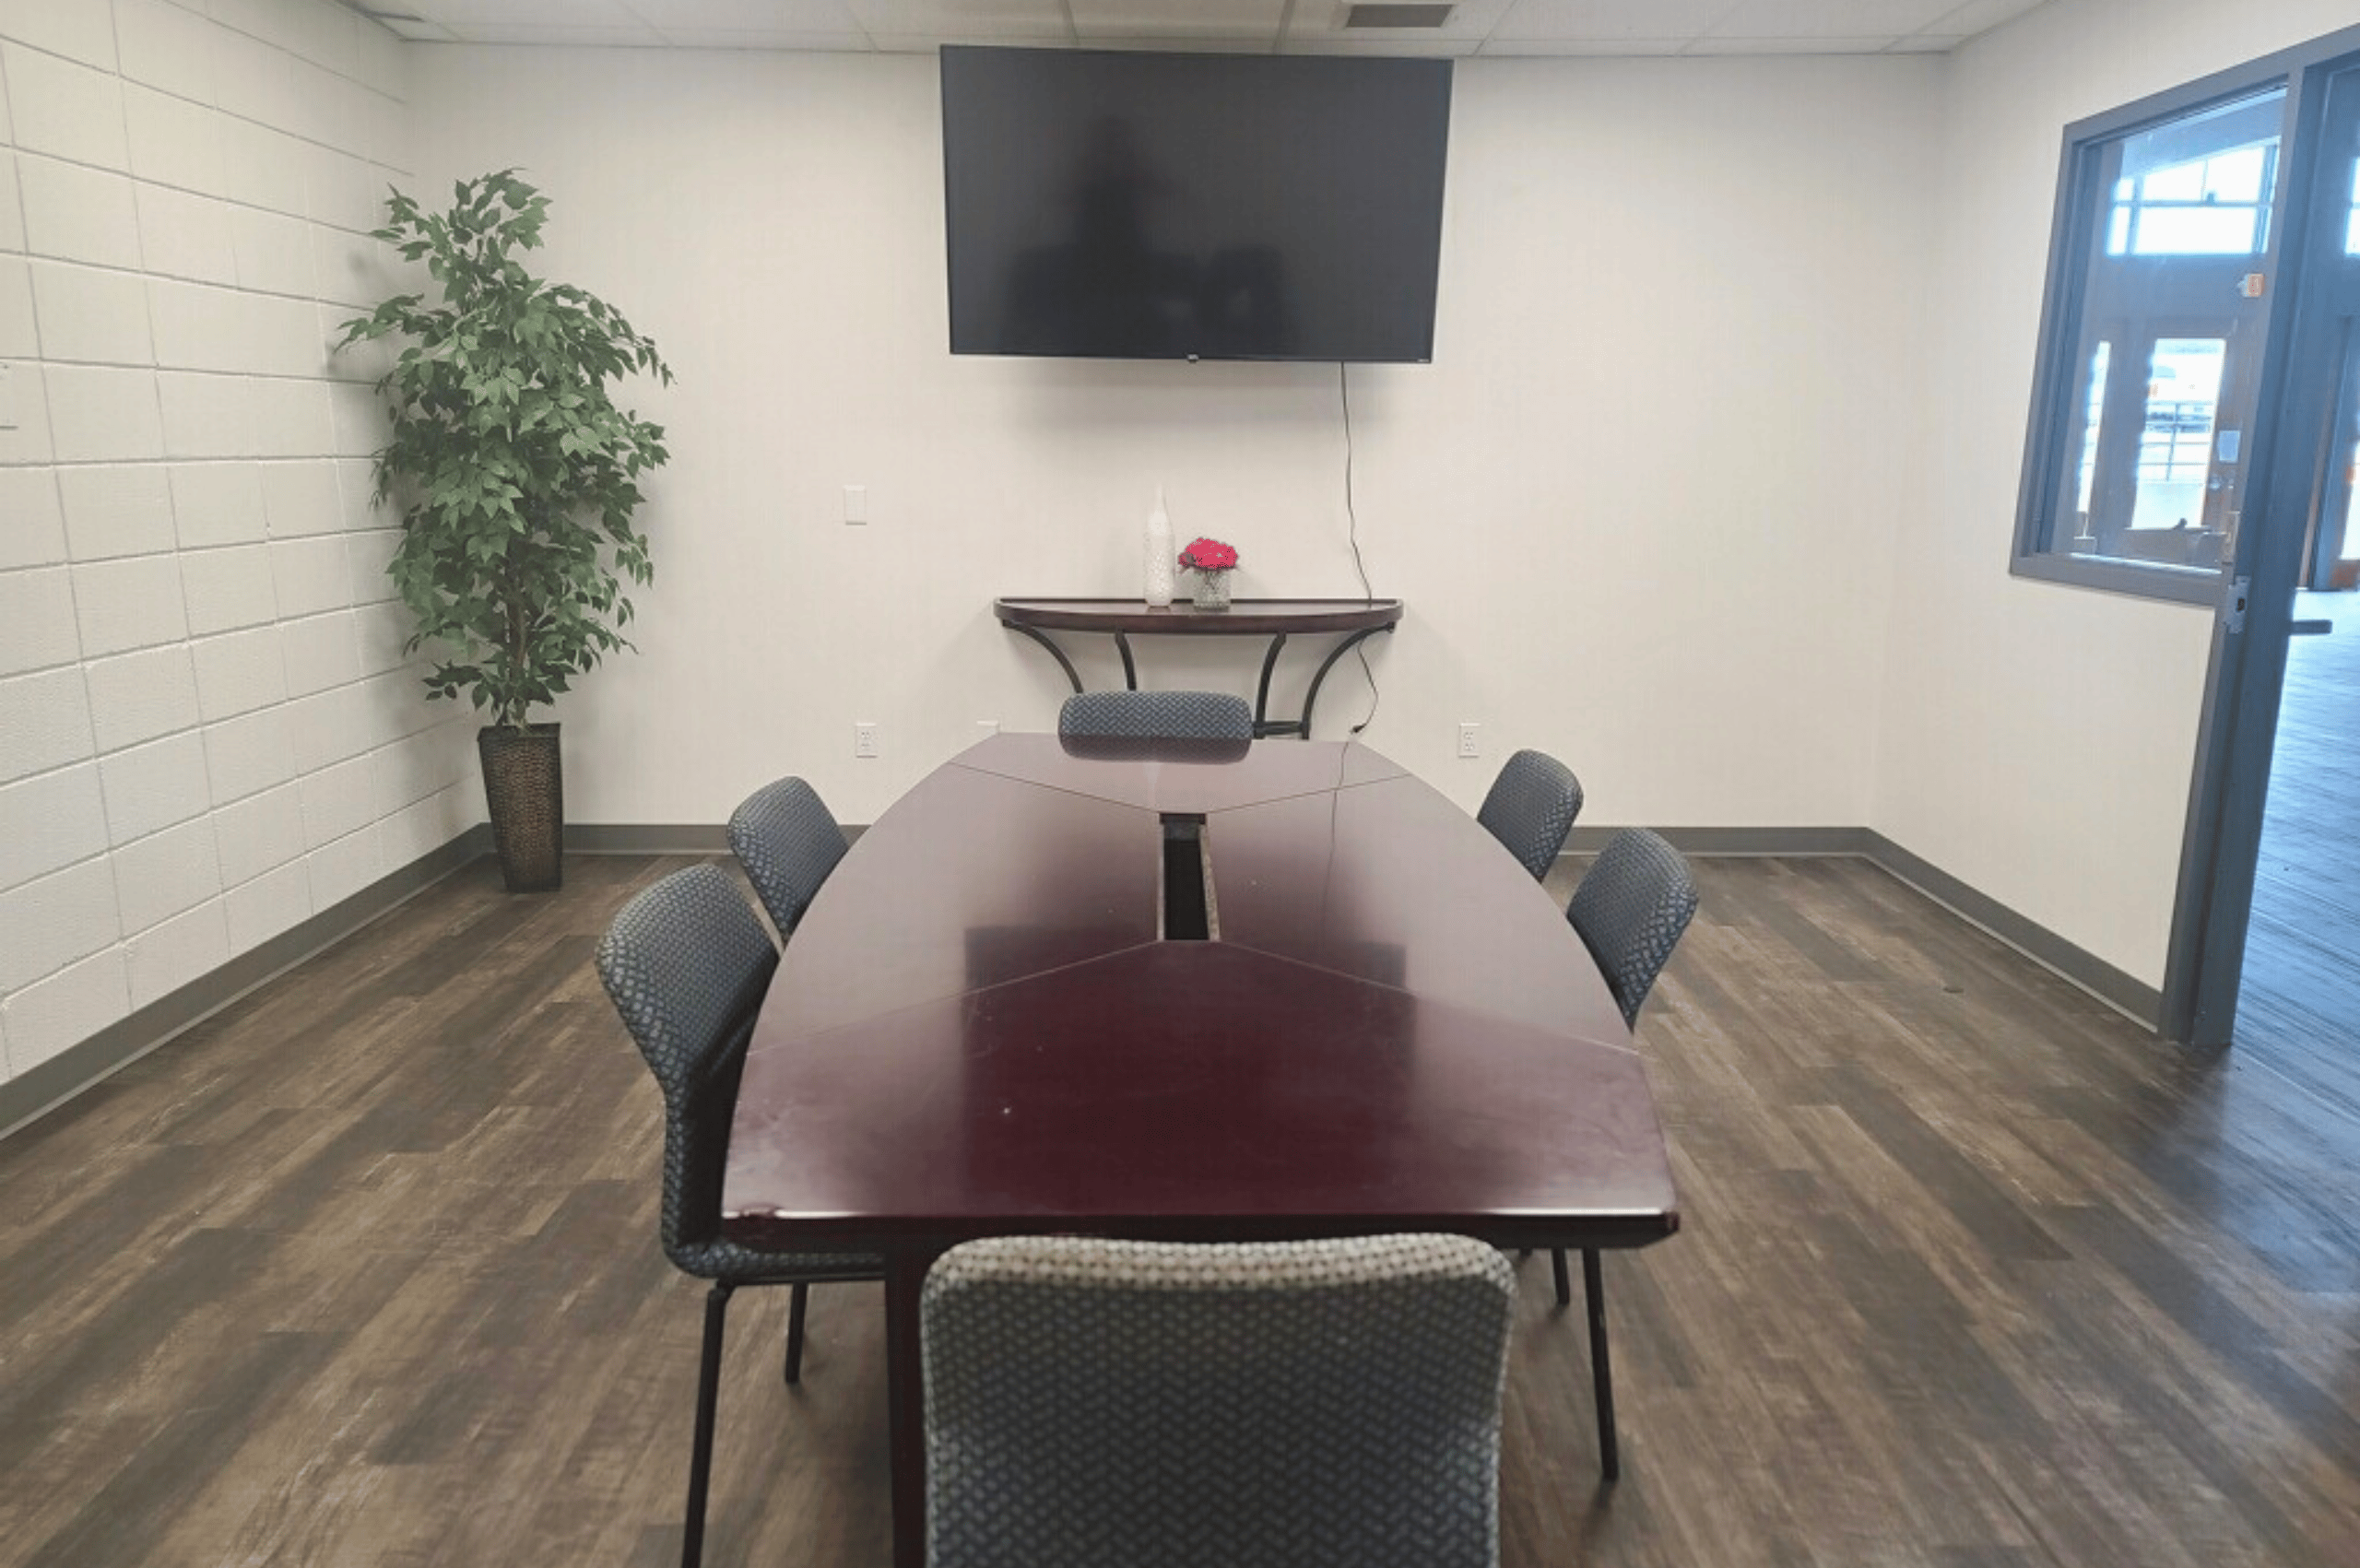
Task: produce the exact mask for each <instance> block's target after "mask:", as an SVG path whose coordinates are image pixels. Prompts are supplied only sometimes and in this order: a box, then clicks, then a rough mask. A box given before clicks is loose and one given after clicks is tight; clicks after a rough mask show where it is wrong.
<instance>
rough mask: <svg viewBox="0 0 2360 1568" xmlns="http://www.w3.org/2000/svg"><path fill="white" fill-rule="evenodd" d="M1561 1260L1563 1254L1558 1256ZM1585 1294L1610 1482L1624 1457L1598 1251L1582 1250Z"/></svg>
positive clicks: (1602, 1463) (1602, 1451) (1618, 1475)
mask: <svg viewBox="0 0 2360 1568" xmlns="http://www.w3.org/2000/svg"><path fill="white" fill-rule="evenodd" d="M1557 1256H1559V1257H1560V1258H1563V1256H1564V1254H1563V1253H1559V1254H1558V1255H1557ZM1582 1295H1583V1296H1584V1297H1585V1298H1586V1299H1587V1302H1588V1303H1589V1375H1590V1383H1591V1386H1592V1389H1593V1391H1594V1392H1595V1394H1596V1397H1597V1400H1598V1464H1599V1469H1600V1470H1602V1471H1604V1472H1605V1475H1606V1479H1607V1480H1621V1479H1622V1451H1621V1449H1620V1448H1619V1447H1618V1445H1617V1444H1616V1443H1615V1441H1614V1372H1613V1368H1612V1366H1611V1363H1610V1362H1608V1360H1607V1354H1606V1280H1605V1279H1604V1277H1603V1276H1601V1275H1600V1274H1599V1267H1598V1249H1597V1248H1596V1247H1584V1248H1582Z"/></svg>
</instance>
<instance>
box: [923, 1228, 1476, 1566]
mask: <svg viewBox="0 0 2360 1568" xmlns="http://www.w3.org/2000/svg"><path fill="white" fill-rule="evenodd" d="M1515 1294H1516V1281H1515V1277H1514V1275H1513V1274H1512V1273H1511V1272H1510V1271H1509V1269H1508V1267H1507V1264H1506V1261H1505V1260H1504V1259H1503V1258H1502V1257H1501V1256H1500V1255H1499V1254H1498V1253H1497V1252H1496V1251H1495V1250H1493V1248H1491V1247H1488V1246H1485V1245H1483V1244H1481V1243H1480V1242H1476V1241H1472V1240H1469V1238H1467V1237H1464V1236H1428V1235H1411V1236H1368V1237H1358V1238H1353V1239H1351V1240H1346V1241H1327V1242H1278V1243H1252V1244H1235V1245H1219V1246H1190V1245H1181V1244H1170V1243H1150V1242H1110V1241H1097V1240H1091V1239H1088V1238H1078V1237H1009V1238H1002V1239H996V1240H991V1241H982V1242H970V1243H968V1244H965V1245H964V1246H958V1247H953V1248H952V1249H951V1250H950V1251H949V1252H947V1253H945V1254H944V1255H943V1256H942V1257H941V1258H940V1260H939V1261H938V1262H937V1263H936V1264H935V1266H934V1268H933V1271H932V1272H931V1273H930V1274H929V1275H928V1276H927V1278H926V1291H925V1294H924V1296H923V1297H922V1299H921V1304H920V1307H919V1324H920V1333H921V1335H922V1337H923V1340H924V1346H925V1366H926V1561H927V1562H928V1563H929V1564H931V1568H985V1565H986V1564H988V1565H991V1568H1002V1565H1013V1564H1020V1563H1021V1564H1024V1565H1025V1568H1098V1565H1101V1564H1106V1563H1118V1562H1129V1563H1154V1564H1157V1565H1159V1568H1235V1565H1238V1564H1247V1563H1262V1562H1327V1563H1352V1564H1355V1565H1359V1568H1382V1565H1384V1564H1389V1563H1398V1564H1402V1565H1404V1568H1408V1565H1410V1564H1415V1565H1416V1568H1494V1565H1495V1564H1496V1563H1497V1562H1498V1561H1499V1541H1500V1531H1499V1457H1500V1385H1501V1380H1502V1377H1503V1375H1504V1370H1505V1358H1506V1352H1507V1341H1508V1326H1509V1322H1510V1317H1511V1305H1512V1303H1513V1301H1514V1298H1515Z"/></svg>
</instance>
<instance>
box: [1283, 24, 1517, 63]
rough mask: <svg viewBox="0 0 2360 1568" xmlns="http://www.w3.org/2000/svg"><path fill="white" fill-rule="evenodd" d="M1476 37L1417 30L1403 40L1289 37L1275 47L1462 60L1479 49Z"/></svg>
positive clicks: (1361, 36)
mask: <svg viewBox="0 0 2360 1568" xmlns="http://www.w3.org/2000/svg"><path fill="white" fill-rule="evenodd" d="M1482 45H1483V41H1482V40H1481V39H1480V38H1443V37H1437V36H1436V35H1435V34H1434V32H1433V31H1431V30H1421V31H1419V32H1417V33H1414V34H1412V35H1410V37H1407V38H1404V37H1402V36H1400V35H1399V34H1398V33H1395V34H1393V35H1391V36H1386V35H1379V36H1377V37H1375V38H1371V37H1369V36H1368V35H1366V34H1365V33H1348V34H1346V35H1345V36H1343V37H1341V38H1332V37H1319V38H1289V39H1287V40H1285V41H1282V42H1280V45H1279V53H1281V54H1382V55H1386V56H1398V57H1404V58H1410V59H1420V60H1447V59H1453V58H1463V57H1465V56H1467V55H1470V54H1472V53H1475V51H1476V50H1478V49H1480V48H1481V47H1482Z"/></svg>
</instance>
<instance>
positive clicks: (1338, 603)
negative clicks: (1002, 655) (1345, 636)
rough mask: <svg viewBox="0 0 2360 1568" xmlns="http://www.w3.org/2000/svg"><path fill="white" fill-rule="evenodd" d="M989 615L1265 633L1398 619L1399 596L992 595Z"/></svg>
mask: <svg viewBox="0 0 2360 1568" xmlns="http://www.w3.org/2000/svg"><path fill="white" fill-rule="evenodd" d="M992 614H994V615H995V616H997V617H998V618H999V619H1001V620H1004V621H1006V622H1008V623H1009V625H1011V626H1030V627H1034V628H1037V629H1038V630H1040V631H1126V632H1157V633H1167V632H1168V633H1175V634H1179V635H1184V636H1185V635H1195V636H1198V637H1268V636H1269V635H1271V634H1272V633H1273V632H1287V633H1290V634H1292V633H1294V632H1310V631H1361V630H1363V629H1364V628H1367V627H1373V626H1391V625H1392V624H1393V623H1394V622H1396V621H1398V620H1399V619H1401V601H1400V600H1398V599H1236V600H1233V601H1232V602H1231V604H1230V607H1229V608H1227V609H1225V610H1200V609H1198V607H1196V606H1195V605H1193V604H1190V603H1188V602H1186V600H1175V601H1174V603H1172V604H1170V605H1165V606H1150V605H1149V604H1147V603H1146V602H1145V601H1144V600H1140V599H995V600H993V601H992Z"/></svg>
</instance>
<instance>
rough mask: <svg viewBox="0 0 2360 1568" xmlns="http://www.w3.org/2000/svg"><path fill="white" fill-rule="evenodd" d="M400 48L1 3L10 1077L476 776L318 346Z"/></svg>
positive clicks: (413, 821) (405, 830) (312, 5)
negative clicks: (414, 627)
mask: <svg viewBox="0 0 2360 1568" xmlns="http://www.w3.org/2000/svg"><path fill="white" fill-rule="evenodd" d="M404 71H405V66H404V60H403V54H402V50H401V46H400V45H399V44H398V42H396V41H395V40H394V39H393V38H392V36H391V35H390V34H388V33H385V32H384V31H383V30H382V29H379V28H377V27H376V26H375V25H374V24H372V23H367V22H363V21H362V20H360V18H358V17H356V16H355V15H354V14H353V13H352V12H350V11H348V10H345V9H343V8H342V7H340V6H336V5H333V4H330V3H329V0H211V4H210V5H201V4H195V3H194V0H192V3H191V4H187V5H173V4H167V3H165V0H9V3H7V4H0V366H5V367H6V371H7V373H8V376H9V381H10V384H11V389H12V394H13V403H14V407H15V417H16V425H15V428H13V429H6V430H0V1064H4V1065H5V1074H0V1076H7V1077H13V1076H15V1075H17V1074H19V1073H22V1072H24V1071H25V1070H26V1069H28V1068H29V1067H33V1066H35V1065H37V1064H38V1063H40V1062H41V1061H44V1060H46V1059H47V1058H49V1057H50V1056H52V1055H55V1054H56V1053H57V1052H59V1051H61V1050H63V1049H65V1047H66V1046H68V1045H71V1044H73V1043H76V1042H77V1041H80V1040H82V1039H84V1038H87V1037H88V1036H89V1035H90V1034H92V1033H94V1032H97V1031H99V1030H100V1029H101V1028H103V1027H105V1026H106V1025H107V1024H109V1023H112V1022H113V1021H114V1020H117V1019H120V1018H122V1017H124V1016H125V1015H126V1014H127V1013H128V1012H129V1011H130V1010H131V1009H133V1008H138V1007H143V1006H145V1005H147V1004H148V1003H149V1002H153V1001H155V1000H157V999H158V998H159V997H161V996H165V995H166V994H168V993H169V992H171V991H172V990H173V989H175V988H176V987H178V986H180V985H182V984H186V983H187V982H189V981H191V980H193V979H195V978H196V977H198V976H199V975H201V974H203V973H205V972H206V971H207V970H209V969H211V968H214V967H216V966H218V965H219V964H221V963H224V962H226V961H229V960H230V958H231V957H233V956H234V955H236V954H237V953H240V952H242V951H244V950H246V949H249V948H252V947H254V945H255V944H256V943H259V942H261V941H263V940H265V939H266V938H267V937H272V936H274V935H276V934H277V933H278V932H280V931H283V930H285V929H286V928H287V927H289V925H294V924H295V923H296V922H298V921H300V920H301V919H303V918H304V917H305V916H307V915H309V914H312V913H313V911H314V910H315V909H319V908H324V907H325V906H326V905H328V904H331V903H333V902H336V901H337V900H340V899H342V898H345V897H347V896H348V895H349V894H351V893H353V892H355V891H357V890H360V888H362V887H364V886H366V885H367V884H368V883H370V882H371V881H372V880H374V879H375V878H377V877H379V876H380V875H382V874H384V872H386V871H388V870H391V869H394V868H396V867H401V866H403V865H407V863H408V862H410V861H412V860H414V859H416V858H417V857H418V856H419V855H423V854H425V853H427V852H428V851H429V850H431V849H432V848H433V847H435V846H436V845H438V844H440V843H443V842H445V841H446V840H448V839H449V838H450V837H452V836H453V835H454V834H455V833H457V832H459V831H462V830H464V828H465V827H466V825H467V824H468V823H469V822H470V821H472V820H474V819H475V817H476V815H477V814H478V812H479V808H478V806H476V804H475V799H476V796H477V795H478V793H479V792H478V790H477V789H476V788H475V786H474V785H473V784H471V783H463V782H462V778H461V773H462V768H463V765H464V761H465V759H466V747H467V744H468V743H467V739H466V736H467V731H466V726H465V725H463V724H462V725H453V724H449V723H441V724H439V725H438V724H437V722H436V721H438V720H443V719H446V718H447V716H448V714H447V711H441V712H433V713H430V712H429V711H428V710H427V709H426V707H425V705H424V703H423V702H422V701H420V700H419V698H418V697H417V696H416V695H415V685H416V682H415V678H414V677H413V675H412V674H411V673H410V672H408V671H407V670H405V669H404V668H403V667H402V666H403V660H402V656H401V651H400V644H401V641H402V639H403V637H404V635H405V634H406V632H405V628H404V626H403V624H402V621H401V618H400V615H399V613H398V610H397V608H396V607H394V606H391V605H388V604H387V603H385V602H384V601H385V600H386V598H387V596H388V595H387V593H386V588H385V581H384V570H383V563H384V556H385V551H386V548H387V547H388V543H389V541H390V539H391V537H392V535H391V533H390V532H389V531H386V530H383V529H380V528H378V527H377V526H376V522H377V520H376V519H375V518H374V517H373V516H372V514H371V513H370V511H369V508H368V505H367V500H366V498H367V469H368V464H367V463H366V461H365V457H366V454H368V453H369V452H370V451H371V450H372V449H373V447H374V446H375V445H376V444H377V442H378V440H379V437H378V435H377V427H378V423H379V421H378V420H377V419H376V417H375V415H374V413H373V410H372V406H371V400H370V395H369V391H368V388H367V386H366V385H365V384H362V383H348V382H339V381H337V380H336V379H334V372H333V371H332V370H331V368H330V367H329V365H328V362H327V355H326V352H325V344H326V342H327V339H328V338H329V336H331V335H332V332H333V329H334V324H336V323H337V322H339V321H341V320H342V319H344V318H345V317H346V316H348V315H350V314H352V313H354V312H353V307H354V306H355V305H356V304H361V303H367V302H373V301H374V300H375V299H376V298H377V297H378V296H379V295H380V294H381V293H382V292H383V291H384V284H385V277H384V273H383V272H382V270H381V269H380V268H379V266H378V260H377V254H376V247H375V245H374V242H372V241H370V240H369V239H368V238H367V237H366V230H368V229H370V228H371V227H372V226H373V224H374V223H375V221H376V212H377V204H378V203H379V201H380V200H381V199H382V194H383V191H384V185H385V183H386V181H387V180H388V179H389V178H391V177H393V176H394V175H395V172H396V171H397V170H398V168H399V167H400V166H401V164H402V162H403V151H402V148H403V144H404V141H405V138H406V136H407V116H406V113H405V111H404V108H403V93H404V90H405V89H404V85H403V83H404Z"/></svg>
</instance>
